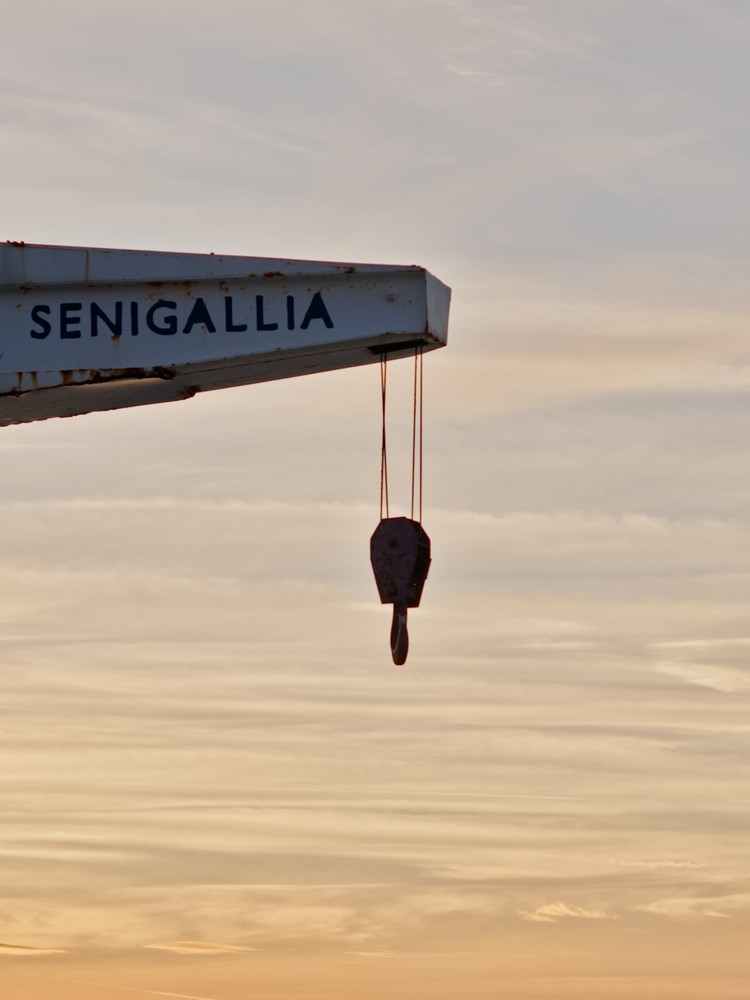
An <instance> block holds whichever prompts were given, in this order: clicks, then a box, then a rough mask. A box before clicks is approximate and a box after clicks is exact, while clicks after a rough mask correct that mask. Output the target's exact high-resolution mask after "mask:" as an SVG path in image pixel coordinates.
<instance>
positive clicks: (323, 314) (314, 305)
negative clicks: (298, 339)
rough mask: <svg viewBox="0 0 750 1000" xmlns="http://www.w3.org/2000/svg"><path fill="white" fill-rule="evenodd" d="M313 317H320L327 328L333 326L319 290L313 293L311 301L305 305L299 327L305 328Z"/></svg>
mask: <svg viewBox="0 0 750 1000" xmlns="http://www.w3.org/2000/svg"><path fill="white" fill-rule="evenodd" d="M314 319H322V320H323V322H324V323H325V325H326V326H327V327H328V329H329V330H330V329H331V328H332V327H333V320H332V319H331V317H330V316H329V315H328V310H327V309H326V306H325V302H324V301H323V296H322V295H321V294H320V292H316V293H315V295H313V297H312V301H311V302H310V305H309V306H308V307H307V312H306V313H305V318H304V319H303V320H302V322H301V323H300V328H301V329H302V330H306V329H307V328H308V326H309V325H310V324H311V323H312V321H313V320H314Z"/></svg>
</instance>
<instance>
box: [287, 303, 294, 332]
mask: <svg viewBox="0 0 750 1000" xmlns="http://www.w3.org/2000/svg"><path fill="white" fill-rule="evenodd" d="M286 328H287V330H293V329H294V296H293V295H287V297H286Z"/></svg>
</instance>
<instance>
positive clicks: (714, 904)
mask: <svg viewBox="0 0 750 1000" xmlns="http://www.w3.org/2000/svg"><path fill="white" fill-rule="evenodd" d="M632 909H634V910H641V911H642V912H644V913H653V914H654V915H656V916H659V917H669V918H671V919H673V920H684V921H688V922H689V921H695V920H703V919H728V918H729V917H730V916H731V915H732V913H733V912H736V911H743V910H748V909H750V894H747V893H738V894H733V895H727V896H697V897H694V896H671V897H665V898H663V899H657V900H654V901H653V902H651V903H643V904H641V905H640V906H633V907H632ZM727 911H728V912H727Z"/></svg>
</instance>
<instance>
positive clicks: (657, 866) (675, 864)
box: [616, 858, 706, 871]
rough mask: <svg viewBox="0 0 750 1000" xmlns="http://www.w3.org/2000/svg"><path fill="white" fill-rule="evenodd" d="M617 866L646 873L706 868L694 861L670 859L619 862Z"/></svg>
mask: <svg viewBox="0 0 750 1000" xmlns="http://www.w3.org/2000/svg"><path fill="white" fill-rule="evenodd" d="M616 863H617V864H619V865H621V866H622V867H623V868H643V869H645V870H646V871H667V870H671V869H684V868H687V869H696V868H705V867H706V866H705V865H703V864H698V863H697V862H694V861H675V860H671V859H669V858H661V859H659V860H654V861H618V862H616Z"/></svg>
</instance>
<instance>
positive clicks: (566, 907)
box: [518, 902, 613, 923]
mask: <svg viewBox="0 0 750 1000" xmlns="http://www.w3.org/2000/svg"><path fill="white" fill-rule="evenodd" d="M518 912H519V913H520V915H521V916H522V917H523V918H524V919H525V920H534V921H538V922H540V923H555V922H556V921H557V920H562V919H566V918H569V917H572V918H574V919H576V920H611V919H613V918H612V917H610V916H609V915H608V914H606V913H605V912H604V911H603V910H585V909H584V908H583V907H581V906H572V905H571V904H570V903H562V902H557V903H545V905H544V906H538V907H537V908H536V909H535V910H533V911H531V912H530V911H528V910H519V911H518Z"/></svg>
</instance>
